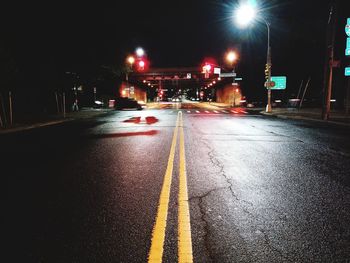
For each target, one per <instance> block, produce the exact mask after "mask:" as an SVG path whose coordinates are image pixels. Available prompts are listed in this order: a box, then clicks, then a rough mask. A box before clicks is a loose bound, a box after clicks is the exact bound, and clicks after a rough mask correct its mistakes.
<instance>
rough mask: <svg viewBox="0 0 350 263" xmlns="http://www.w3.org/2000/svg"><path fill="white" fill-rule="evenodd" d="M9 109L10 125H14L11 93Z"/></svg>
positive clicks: (10, 95)
mask: <svg viewBox="0 0 350 263" xmlns="http://www.w3.org/2000/svg"><path fill="white" fill-rule="evenodd" d="M9 108H10V125H12V124H13V113H12V94H11V91H9Z"/></svg>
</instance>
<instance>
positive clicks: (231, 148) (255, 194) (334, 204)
mask: <svg viewBox="0 0 350 263" xmlns="http://www.w3.org/2000/svg"><path fill="white" fill-rule="evenodd" d="M303 125H304V123H302V122H293V121H283V120H270V119H266V118H257V117H254V118H252V117H242V118H236V119H229V118H225V117H221V118H216V119H215V118H198V117H196V116H193V117H192V118H187V121H186V128H187V129H186V134H187V136H188V140H187V141H188V142H187V144H188V145H187V149H190V150H188V151H189V152H188V153H187V155H188V158H189V159H191V167H192V166H193V167H195V168H193V169H191V168H188V170H189V172H190V173H191V177H190V179H189V188H190V189H192V190H191V191H190V201H191V209H192V211H191V213H192V217H193V218H195V220H194V221H192V227H193V229H195V231H197V233H196V235H198V236H200V237H201V238H200V241H198V243H200V245H201V246H202V247H203V248H205V251H206V254H207V256H206V257H204V256H203V255H202V254H201V253H202V252H200V251H196V249H194V252H195V258H196V259H197V260H196V262H346V260H349V256H350V254H349V252H350V251H349V246H348V245H347V244H350V243H349V242H350V236H349V233H350V232H349V228H348V227H347V223H346V221H347V219H346V218H347V216H349V212H348V211H346V210H347V209H348V208H349V204H350V203H349V201H348V200H349V196H350V195H349V194H350V192H349V184H348V182H349V168H350V165H349V162H348V161H349V158H348V157H349V155H348V154H349V144H344V143H342V144H339V143H338V141H340V140H344V139H345V132H344V131H343V132H337V130H336V129H335V130H334V131H333V132H334V134H332V135H331V136H329V132H330V128H329V127H322V125H321V126H316V127H308V128H307V129H306V130H305V128H304V127H303ZM192 159H193V160H192ZM331 160H333V161H331ZM332 162H336V163H337V164H338V165H337V164H331V163H332ZM326 163H327V164H326ZM344 229H345V231H344ZM335 251H336V253H335ZM196 252H197V253H196ZM344 260H345V261H344Z"/></svg>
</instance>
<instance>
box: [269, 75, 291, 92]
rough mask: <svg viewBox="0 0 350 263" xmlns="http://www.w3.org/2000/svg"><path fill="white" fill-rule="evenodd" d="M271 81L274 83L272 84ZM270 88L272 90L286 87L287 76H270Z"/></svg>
mask: <svg viewBox="0 0 350 263" xmlns="http://www.w3.org/2000/svg"><path fill="white" fill-rule="evenodd" d="M273 83H274V84H275V85H273ZM270 88H271V89H273V90H282V89H286V88H287V77H286V76H278V77H271V83H270Z"/></svg>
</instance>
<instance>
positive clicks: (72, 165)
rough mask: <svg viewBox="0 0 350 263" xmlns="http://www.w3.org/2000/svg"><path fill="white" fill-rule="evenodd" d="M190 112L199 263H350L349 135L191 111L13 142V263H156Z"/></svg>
mask: <svg viewBox="0 0 350 263" xmlns="http://www.w3.org/2000/svg"><path fill="white" fill-rule="evenodd" d="M178 111H182V112H183V120H184V132H185V152H186V168H187V183H188V194H189V204H190V219H191V234H192V246H193V256H194V262H350V224H349V219H348V218H349V216H350V129H349V128H347V127H339V126H334V125H329V124H322V123H313V122H309V121H301V120H282V119H277V118H274V117H266V116H262V115H259V114H257V112H254V111H247V110H244V109H242V110H241V111H240V110H235V112H232V111H230V109H219V110H216V111H214V110H213V109H212V108H208V109H203V108H202V107H197V106H196V105H182V107H181V106H180V105H179V104H177V105H167V106H165V107H161V108H157V107H156V108H154V109H145V110H143V111H113V112H109V113H108V114H105V115H102V116H99V117H96V118H91V119H85V120H81V121H76V122H70V123H65V124H60V125H55V126H51V127H46V128H40V129H35V130H30V131H25V132H18V133H13V134H7V135H1V136H0V146H1V147H0V157H1V166H0V169H1V175H2V178H4V179H5V191H4V193H5V194H4V195H5V212H4V213H3V214H4V219H5V223H4V224H3V226H4V233H5V235H4V239H5V243H6V246H5V254H4V255H3V257H4V259H5V258H6V260H5V261H4V260H2V261H3V262H147V255H148V252H149V248H150V244H151V237H152V228H153V224H154V221H155V217H156V213H157V206H158V201H159V195H160V191H161V187H162V183H163V178H164V174H165V170H166V167H167V162H168V157H169V151H170V146H171V140H172V136H173V132H174V128H175V124H176V118H177V114H178ZM178 157H179V156H178V150H177V152H176V155H175V162H174V172H173V182H172V188H171V195H170V203H169V211H168V222H167V229H166V236H165V245H164V257H163V261H164V262H177V228H178V227H177V210H178V207H177V194H178V191H179V189H178V188H179V186H178V175H179V172H178V166H179V165H178V164H179V160H178Z"/></svg>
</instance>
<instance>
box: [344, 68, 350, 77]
mask: <svg viewBox="0 0 350 263" xmlns="http://www.w3.org/2000/svg"><path fill="white" fill-rule="evenodd" d="M344 75H345V76H347V77H349V76H350V67H346V68H345V72H344Z"/></svg>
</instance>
